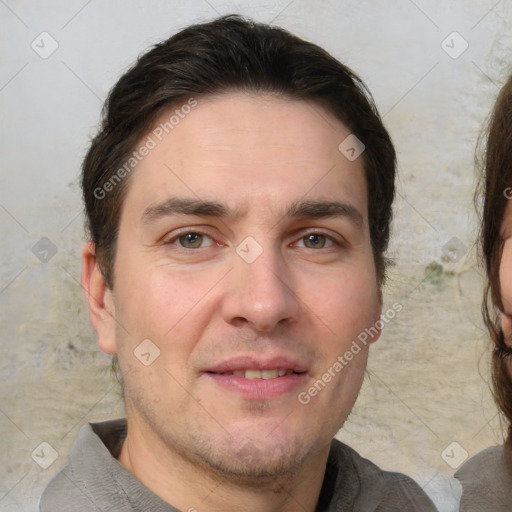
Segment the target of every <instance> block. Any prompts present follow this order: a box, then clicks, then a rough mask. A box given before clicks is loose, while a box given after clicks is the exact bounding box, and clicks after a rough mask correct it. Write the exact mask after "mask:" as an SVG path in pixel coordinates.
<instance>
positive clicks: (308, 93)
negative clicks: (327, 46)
mask: <svg viewBox="0 0 512 512" xmlns="http://www.w3.org/2000/svg"><path fill="white" fill-rule="evenodd" d="M229 90H247V91H251V92H258V91H262V92H274V93H278V94H282V95H284V96H286V97H291V98H294V99H302V100H309V101H314V102H316V103H317V104H320V105H322V106H323V107H325V108H327V110H328V111H329V112H332V113H333V114H334V115H335V116H336V117H337V118H338V119H340V120H341V121H342V122H343V123H344V124H345V125H346V126H347V127H348V128H349V129H350V130H351V132H352V133H353V134H354V135H355V136H356V137H357V138H358V139H360V140H361V141H362V142H363V144H364V145H365V151H364V153H363V159H364V160H363V161H364V168H365V175H366V182H367V190H368V198H369V200H368V205H369V207H368V216H369V225H370V235H371V242H372V248H373V254H374V259H375V265H376V270H377V276H378V282H379V287H380V285H381V284H382V282H383V280H384V276H385V259H384V255H383V254H384V251H385V250H386V248H387V245H388V241H389V231H390V222H391V216H392V209H391V206H392V202H393V199H394V191H395V188H394V186H395V184H394V181H395V167H396V157H395V150H394V148H393V144H392V142H391V139H390V137H389V134H388V133H387V131H386V129H385V128H384V126H383V124H382V121H381V119H380V117H379V114H378V112H377V109H376V107H375V104H374V101H373V99H372V97H371V94H370V92H369V91H368V89H367V88H366V86H365V85H364V84H363V82H362V81H361V80H360V79H359V78H358V77H357V75H355V74H354V73H353V72H352V71H351V70H350V69H349V68H347V67H346V66H344V65H343V64H341V63H340V62H339V61H338V60H336V59H335V58H334V57H332V56H331V55H330V54H329V53H327V52H326V51H325V50H323V49H322V48H320V47H318V46H316V45H314V44H312V43H310V42H307V41H304V40H302V39H299V38H298V37H296V36H294V35H292V34H290V33H288V32H287V31H285V30H283V29H280V28H276V27H271V26H269V25H265V24H261V23H255V22H254V21H251V20H248V19H244V18H241V17H239V16H235V15H230V16H224V17H221V18H218V19H216V20H214V21H211V22H208V23H203V24H198V25H193V26H190V27H188V28H185V29H184V30H182V31H180V32H178V33H177V34H176V35H174V36H172V37H171V38H169V39H168V40H166V41H163V42H161V43H159V44H157V45H155V46H154V47H153V48H152V49H151V50H150V51H148V52H147V53H145V54H144V55H142V56H141V57H139V59H138V60H137V62H136V63H135V64H134V66H133V67H132V68H131V69H129V70H128V71H127V72H126V73H125V74H124V75H123V76H122V77H121V78H120V79H119V81H118V82H117V84H116V85H115V86H114V88H113V89H112V91H111V92H110V94H109V96H108V98H107V100H106V102H105V106H104V109H103V117H102V124H101V128H100V131H99V133H98V134H97V135H96V137H95V138H94V139H93V140H92V143H91V146H90V149H89V151H88V153H87V155H86V157H85V160H84V163H83V167H82V189H83V197H84V202H85V210H86V217H87V228H88V231H89V236H90V239H91V241H92V242H93V243H94V244H95V247H96V258H97V261H98V264H99V267H100V269H101V272H102V274H103V276H104V278H105V280H106V282H107V285H108V286H109V288H113V286H114V279H113V264H114V259H115V252H116V240H117V233H118V229H119V220H120V212H121V206H122V202H123V198H124V195H125V191H126V186H127V182H128V181H129V180H128V179H127V178H126V179H123V180H121V181H120V182H119V183H118V184H116V186H115V187H108V188H109V192H108V194H103V193H102V194H101V195H100V194H98V192H97V191H98V190H103V191H104V190H106V189H105V188H104V187H105V184H107V183H108V182H109V180H112V179H113V177H115V173H116V172H117V171H119V169H120V168H121V166H122V165H123V163H124V162H126V160H127V159H128V158H129V156H130V154H131V153H132V152H133V150H134V148H135V146H136V144H137V143H138V142H139V141H140V140H141V138H142V137H143V136H144V135H145V134H146V133H147V132H148V131H149V130H150V128H151V125H152V123H154V121H155V119H156V118H157V117H159V115H160V114H162V113H163V112H164V111H165V110H167V109H169V108H170V107H172V106H174V105H177V104H179V103H183V102H185V101H187V99H190V98H191V97H195V98H197V97H200V96H204V95H210V94H216V93H222V92H225V91H229ZM340 142H342V141H340ZM98 196H100V197H98Z"/></svg>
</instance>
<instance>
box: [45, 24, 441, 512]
mask: <svg viewBox="0 0 512 512" xmlns="http://www.w3.org/2000/svg"><path fill="white" fill-rule="evenodd" d="M394 176H395V152H394V149H393V146H392V143H391V140H390V138H389V136H388V134H387V132H386V130H385V128H384V127H383V125H382V123H381V121H380V118H379V116H378V114H377V112H376V109H375V106H374V104H373V102H372V100H371V99H370V96H369V93H368V92H367V90H366V89H365V87H364V85H363V84H362V83H361V82H360V80H359V79H358V78H357V77H356V76H355V75H354V74H353V73H352V72H351V71H350V70H349V69H347V68H346V67H345V66H343V65H342V64H340V63H339V62H338V61H337V60H335V59H334V58H333V57H331V56H330V55H329V54H327V53H326V52H325V51H323V50H322V49H320V48H318V47H316V46H315V45H313V44H311V43H307V42H305V41H302V40H300V39H298V38H296V37H294V36H292V35H290V34H288V33H287V32H285V31H283V30H280V29H277V28H271V27H269V26H266V25H260V24H255V23H253V22H251V21H246V20H243V19H241V18H239V17H236V16H229V17H224V18H220V19H218V20H215V21H213V22H211V23H206V24H202V25H197V26H193V27H189V28H187V29H185V30H183V31H181V32H180V33H178V34H177V35H175V36H174V37H172V38H171V39H169V40H168V41H165V42H163V43H161V44H159V45H157V46H156V47H155V48H153V49H152V50H151V51H149V52H148V53H146V54H145V55H143V56H142V57H141V58H140V59H139V60H138V62H137V63H136V65H135V66H134V67H133V68H132V69H131V70H129V71H128V72H127V73H126V74H125V75H124V76H123V77H122V78H121V79H120V80H119V82H118V83H117V85H116V86H115V87H114V89H113V91H112V93H111V94H110V96H109V98H108V100H107V104H106V110H105V116H104V120H103V125H102V128H101V131H100V133H99V134H98V135H97V137H96V138H95V139H94V140H93V142H92V145H91V148H90V150H89V152H88V154H87V156H86V158H85V161H84V165H83V180H82V185H83V191H84V198H85V204H86V213H87V220H88V227H89V232H90V242H89V243H88V244H86V246H85V247H84V250H83V262H82V263H83V271H82V284H83V287H84V289H85V291H86V296H87V300H88V304H89V310H90V317H91V321H92V324H93V326H94V328H95V330H96V332H97V335H98V342H99V345H100V347H101V348H102V350H103V351H105V352H106V353H108V354H113V355H115V356H114V364H115V365H116V367H117V366H118V371H119V373H120V375H121V380H122V386H123V392H124V399H125V406H126V417H127V420H126V421H124V420H114V421H110V422H104V423H99V424H94V425H86V426H85V427H83V428H82V430H81V432H80V434H79V437H78V439H77V441H76V443H75V445H74V447H73V451H72V454H71V458H70V462H69V464H68V466H67V467H66V468H65V469H64V470H63V472H62V473H61V474H59V475H58V476H57V477H56V478H55V480H54V481H53V482H52V483H50V485H49V487H48V488H47V489H46V491H45V493H44V495H43V497H42V499H41V510H42V511H43V512H49V511H52V512H55V511H59V510H62V511H64V510H66V511H67V512H69V511H74V510H76V511H80V512H84V511H88V510H91V511H92V510H115V511H129V510H130V511H135V510H137V511H139V510H140V511H162V512H163V511H176V510H182V511H199V512H201V511H209V512H215V511H225V510H246V511H265V512H273V511H276V512H277V511H307V512H310V511H311V512H312V511H315V510H316V511H328V510H332V511H334V510H343V511H349V510H358V511H364V512H371V511H382V512H383V511H391V510H396V511H404V510H407V511H415V510H421V511H424V510H426V511H430V510H435V508H434V507H433V505H432V503H431V502H430V500H429V499H428V498H427V497H426V495H425V494H424V493H423V492H422V491H421V489H420V488H419V487H418V486H417V485H416V484H415V483H414V482H413V481H412V480H410V479H408V478H407V477H405V476H403V475H399V474H394V473H386V472H383V471H381V470H379V469H378V468H377V467H376V466H375V465H373V464H372V463H371V462H369V461H367V460H365V459H362V458H361V457H360V456H358V455H357V453H355V452H354V451H353V450H351V449H350V448H349V447H347V446H345V445H343V444H342V443H340V442H338V441H336V440H333V437H334V435H335V434H336V432H337V431H338V430H339V429H340V427H341V426H342V425H343V423H344V421H345V419H346V418H347V416H348V415H349V413H350V410H351V408H352V406H353V404H354V402H355V400H356V397H357V394H358V392H359V389H360V387H361V383H362V380H363V376H364V370H365V367H366V360H367V355H368V347H369V344H370V343H372V342H374V341H375V340H377V338H378V336H379V333H380V327H381V326H382V322H381V321H380V313H381V285H382V282H383V279H384V271H385V268H384V256H383V253H384V250H385V249H386V246H387V243H388V238H389V223H390V219H391V204H392V200H393V195H394Z"/></svg>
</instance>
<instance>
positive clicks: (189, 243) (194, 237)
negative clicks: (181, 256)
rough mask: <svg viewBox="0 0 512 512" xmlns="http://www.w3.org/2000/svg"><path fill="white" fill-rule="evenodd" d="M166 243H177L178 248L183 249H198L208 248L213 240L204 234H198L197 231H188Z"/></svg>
mask: <svg viewBox="0 0 512 512" xmlns="http://www.w3.org/2000/svg"><path fill="white" fill-rule="evenodd" d="M166 243H168V244H175V243H177V244H178V245H179V246H180V247H183V248H184V249H200V248H202V247H208V246H210V245H212V243H213V240H212V239H211V238H210V237H209V236H208V235H205V234H204V233H199V232H197V231H188V232H186V233H182V234H179V235H177V236H175V237H173V238H171V239H170V240H168V241H167V242H166Z"/></svg>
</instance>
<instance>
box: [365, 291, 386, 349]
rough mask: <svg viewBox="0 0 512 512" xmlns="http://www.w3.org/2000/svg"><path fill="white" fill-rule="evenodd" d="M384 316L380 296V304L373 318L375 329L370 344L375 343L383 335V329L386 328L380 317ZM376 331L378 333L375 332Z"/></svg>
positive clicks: (371, 332) (372, 331)
mask: <svg viewBox="0 0 512 512" xmlns="http://www.w3.org/2000/svg"><path fill="white" fill-rule="evenodd" d="M381 314H382V300H381V298H380V296H379V299H378V304H377V307H376V309H375V316H374V318H373V325H372V327H373V329H372V330H371V331H370V336H369V338H368V341H369V343H375V342H376V341H377V340H378V339H379V338H380V335H381V333H382V327H383V326H384V322H383V321H382V320H381V319H380V315H381ZM374 331H376V332H374Z"/></svg>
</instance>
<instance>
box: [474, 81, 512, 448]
mask: <svg viewBox="0 0 512 512" xmlns="http://www.w3.org/2000/svg"><path fill="white" fill-rule="evenodd" d="M481 162H482V167H483V169H482V171H483V172H482V174H481V181H480V186H479V188H478V189H477V196H476V197H477V200H480V199H481V200H482V203H483V204H482V207H483V211H482V221H481V226H480V249H481V256H482V259H483V263H484V265H485V270H486V274H487V279H488V283H487V286H486V289H485V293H484V299H483V303H482V313H483V317H484V321H485V324H486V326H487V329H488V331H489V334H490V336H491V340H492V342H493V347H494V348H493V353H492V367H491V368H492V384H493V395H494V399H495V401H496V403H497V405H498V407H499V408H500V409H501V411H502V413H503V415H504V417H505V420H506V422H507V440H506V446H507V447H508V449H509V451H512V349H511V348H510V347H509V346H508V345H507V343H506V340H505V336H504V333H503V330H502V328H501V322H500V312H501V311H503V303H502V298H501V289H500V279H499V270H500V263H501V256H502V253H503V241H502V239H501V236H500V228H501V224H502V222H503V217H504V214H505V209H506V206H507V201H508V200H509V199H508V198H507V196H508V195H507V193H506V191H507V189H508V190H512V189H510V187H512V76H511V77H510V78H509V79H508V81H507V83H506V84H505V85H504V87H503V88H502V89H501V91H500V94H499V96H498V99H497V101H496V104H495V106H494V109H493V112H492V115H491V118H490V122H489V126H488V129H487V137H486V147H485V150H484V153H483V158H481Z"/></svg>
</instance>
